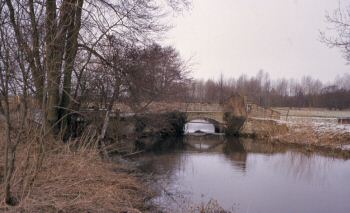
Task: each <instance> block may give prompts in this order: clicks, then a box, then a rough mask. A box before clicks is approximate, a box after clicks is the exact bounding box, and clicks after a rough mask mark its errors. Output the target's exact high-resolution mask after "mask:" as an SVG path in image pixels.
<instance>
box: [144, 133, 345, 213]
mask: <svg viewBox="0 0 350 213" xmlns="http://www.w3.org/2000/svg"><path fill="white" fill-rule="evenodd" d="M184 140H185V144H186V145H184V146H181V147H180V148H177V149H172V151H158V152H157V153H150V154H147V155H144V156H142V157H141V158H140V159H138V160H139V162H141V165H140V168H141V169H142V170H143V171H144V172H145V173H146V174H151V175H152V177H153V178H154V180H155V184H154V185H155V187H156V188H157V189H158V192H159V196H158V197H157V198H156V199H155V202H156V203H157V204H159V205H160V206H161V207H162V208H163V209H164V210H165V211H167V212H187V211H189V210H188V208H190V207H191V206H196V205H198V204H201V203H203V204H205V203H207V202H208V201H209V200H216V201H217V202H218V203H219V204H220V205H221V206H222V207H224V208H225V209H226V210H230V211H231V212H239V213H240V212H244V213H248V212H254V213H255V212H261V213H263V212H266V213H273V212H276V213H277V212H278V213H280V212H290V213H298V212H318V213H320V212H325V213H326V212H327V213H329V212H335V213H341V212H343V213H349V212H350V161H349V160H344V159H341V158H331V157H326V155H324V154H322V153H312V152H306V151H303V150H304V149H300V148H296V147H288V146H281V145H273V144H270V143H267V142H263V141H254V140H238V139H234V138H233V139H225V138H223V137H221V136H202V137H194V136H188V137H186V138H185V139H184Z"/></svg>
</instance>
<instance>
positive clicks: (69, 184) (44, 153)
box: [0, 129, 148, 212]
mask: <svg viewBox="0 0 350 213" xmlns="http://www.w3.org/2000/svg"><path fill="white" fill-rule="evenodd" d="M0 134H1V131H0ZM92 137H93V136H91V137H88V136H86V135H85V136H84V137H82V138H83V139H79V140H75V141H70V143H66V144H64V143H63V142H61V141H58V140H54V139H52V138H48V139H46V141H43V142H44V146H40V143H38V140H39V139H40V135H39V133H36V131H35V129H32V130H31V131H30V132H28V133H27V134H26V137H25V138H24V140H23V141H22V142H21V143H20V144H19V146H18V148H17V152H16V166H15V171H14V175H13V178H12V179H11V185H12V194H13V197H14V199H15V202H14V203H15V204H16V205H15V206H9V205H7V204H5V202H1V203H0V211H6V212H139V210H138V209H142V208H143V207H144V204H145V199H146V198H147V196H148V193H147V191H146V190H145V188H143V186H142V185H141V184H140V183H139V182H138V179H137V178H136V177H134V176H132V175H130V174H128V173H126V172H114V171H117V170H118V171H121V169H118V168H120V167H122V165H119V164H117V163H108V162H105V161H104V160H103V159H102V158H101V155H100V151H99V149H98V148H97V144H96V143H94V142H93V141H95V140H92ZM3 145H4V142H3V141H1V139H0V151H1V152H2V153H3ZM3 163H4V162H3V158H1V160H0V168H2V167H3ZM1 172H2V170H1ZM1 172H0V180H1V179H2V174H1ZM2 184H3V182H2V181H1V186H0V187H1V189H2V188H3V186H2ZM0 196H1V197H3V192H2V191H0Z"/></svg>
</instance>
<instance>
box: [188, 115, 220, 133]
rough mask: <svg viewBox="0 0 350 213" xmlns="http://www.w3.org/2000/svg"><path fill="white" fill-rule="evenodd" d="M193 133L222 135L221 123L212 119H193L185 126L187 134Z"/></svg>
mask: <svg viewBox="0 0 350 213" xmlns="http://www.w3.org/2000/svg"><path fill="white" fill-rule="evenodd" d="M191 133H208V134H215V133H222V128H221V125H220V123H219V122H217V121H215V120H213V119H210V118H203V117H198V118H191V119H189V120H188V121H187V123H186V124H185V134H191Z"/></svg>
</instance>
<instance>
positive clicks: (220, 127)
mask: <svg viewBox="0 0 350 213" xmlns="http://www.w3.org/2000/svg"><path fill="white" fill-rule="evenodd" d="M194 120H204V121H206V122H208V123H210V124H212V125H213V126H214V128H215V133H223V132H224V124H222V123H221V122H220V121H218V119H215V118H211V117H209V116H203V115H201V116H187V120H186V123H190V122H191V121H194Z"/></svg>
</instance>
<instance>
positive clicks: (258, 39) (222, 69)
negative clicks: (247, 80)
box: [166, 0, 350, 82]
mask: <svg viewBox="0 0 350 213" xmlns="http://www.w3.org/2000/svg"><path fill="white" fill-rule="evenodd" d="M339 2H340V5H341V6H347V3H346V0H192V8H191V10H190V11H187V12H183V13H182V14H181V15H177V16H176V17H173V24H174V28H173V29H171V30H170V31H169V32H168V33H167V36H166V43H167V44H168V45H172V46H174V47H175V48H176V49H177V50H178V51H179V52H180V54H181V56H182V57H183V58H184V59H191V64H192V66H191V69H192V76H193V77H194V78H203V79H209V78H212V79H218V78H219V76H220V74H221V73H222V74H223V75H224V76H225V77H238V76H240V75H241V74H246V75H248V76H253V75H256V73H257V72H258V71H259V70H261V69H262V70H264V71H266V72H269V73H270V77H271V78H272V79H278V78H283V77H284V78H295V79H300V78H301V77H302V76H304V75H310V76H312V77H314V78H318V79H320V80H322V81H324V82H328V81H331V80H333V79H334V78H335V77H336V76H337V75H342V74H343V73H350V66H348V65H346V61H345V59H344V58H343V57H342V53H341V51H340V50H339V49H336V48H335V49H330V48H328V47H327V46H326V45H325V44H324V43H322V42H320V31H324V30H326V29H327V27H329V25H328V24H327V22H326V19H325V15H326V12H327V11H329V12H332V11H333V10H334V9H336V8H337V7H338V6H339ZM348 4H350V2H348Z"/></svg>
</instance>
